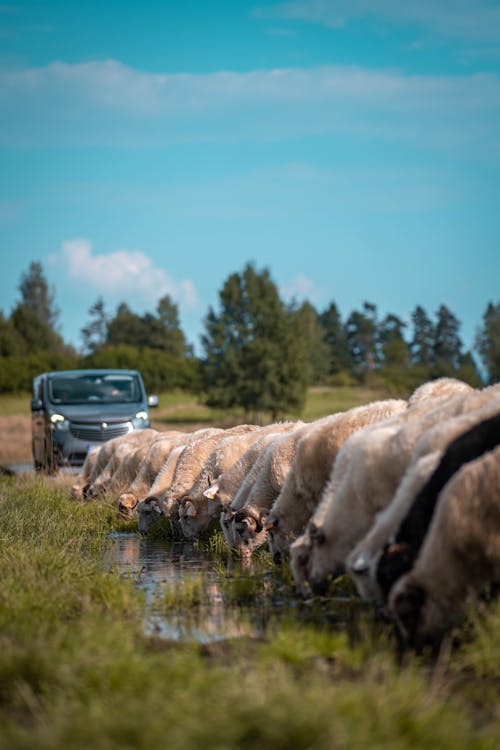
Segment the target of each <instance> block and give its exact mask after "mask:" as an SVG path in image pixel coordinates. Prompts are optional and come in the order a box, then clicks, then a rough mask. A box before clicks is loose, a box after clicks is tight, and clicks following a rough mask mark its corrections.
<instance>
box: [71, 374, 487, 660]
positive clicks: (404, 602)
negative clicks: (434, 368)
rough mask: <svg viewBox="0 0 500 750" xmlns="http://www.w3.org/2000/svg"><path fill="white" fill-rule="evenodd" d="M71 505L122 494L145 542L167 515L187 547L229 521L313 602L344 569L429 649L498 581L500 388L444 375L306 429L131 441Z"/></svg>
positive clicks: (117, 444) (118, 443)
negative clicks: (284, 568)
mask: <svg viewBox="0 0 500 750" xmlns="http://www.w3.org/2000/svg"><path fill="white" fill-rule="evenodd" d="M71 494H72V497H73V498H74V499H77V500H82V499H87V500H90V499H94V498H99V497H102V496H103V495H107V496H108V497H109V496H112V497H114V498H117V506H118V512H119V514H120V516H121V517H122V518H132V517H134V516H137V518H138V525H139V530H140V531H141V532H142V533H144V534H147V533H148V531H149V530H150V529H151V527H152V525H153V524H154V523H155V522H156V521H158V520H159V519H160V518H163V517H166V518H168V519H169V520H170V523H171V526H172V530H173V532H174V533H175V534H177V535H182V536H183V537H185V538H188V539H193V538H196V537H198V536H199V535H200V534H201V533H202V532H206V530H207V529H208V528H209V527H211V526H213V525H214V524H215V525H217V524H219V523H220V526H221V528H222V530H223V532H224V536H225V539H226V541H227V543H228V545H229V546H230V547H231V548H235V549H237V550H238V551H239V552H240V555H241V556H242V557H243V558H248V557H249V556H251V555H252V553H253V552H254V550H256V549H257V548H259V547H260V546H262V545H264V544H267V545H268V547H269V549H270V551H271V553H272V555H273V559H274V561H275V562H281V561H286V560H289V563H290V566H291V570H292V573H293V577H294V580H295V584H296V588H297V591H298V592H299V593H300V594H301V595H303V596H309V595H310V594H311V592H313V593H323V592H326V591H327V587H328V585H329V583H330V581H331V580H333V579H335V578H336V577H337V576H340V575H342V574H344V573H346V572H347V573H349V574H350V575H351V576H352V577H353V579H354V582H355V585H356V588H357V590H358V592H359V594H360V596H361V597H363V599H365V600H366V601H370V602H373V603H374V604H375V605H376V606H377V607H380V608H381V610H382V611H383V612H384V613H385V614H386V615H388V616H389V617H390V618H391V619H392V620H393V621H394V622H395V624H396V627H397V630H398V633H399V635H400V638H401V640H402V641H403V642H405V643H407V644H410V645H413V646H415V647H417V648H420V647H422V646H423V645H424V644H426V643H429V642H430V643H437V642H439V640H440V639H441V637H442V635H443V634H444V633H445V632H446V631H448V630H449V629H450V628H451V627H452V626H453V625H454V624H455V623H456V622H457V620H458V619H459V617H460V615H461V613H463V608H464V604H465V602H466V601H467V600H468V599H470V598H471V597H473V596H477V595H479V594H482V592H483V591H484V590H485V588H486V587H487V586H488V585H489V584H494V583H497V582H499V581H500V384H496V385H492V386H489V387H486V388H483V389H473V388H471V387H470V386H468V385H466V384H465V383H463V382H461V381H459V380H456V379H453V378H441V379H438V380H435V381H431V382H428V383H425V384H424V385H422V386H420V387H419V388H417V389H416V390H415V391H414V392H413V394H412V395H411V396H410V398H409V399H408V400H400V399H389V400H381V401H374V402H372V403H370V404H368V405H366V406H359V407H355V408H352V409H349V410H348V411H344V412H339V413H336V414H332V415H330V416H327V417H324V418H322V419H317V420H315V421H313V422H309V423H304V422H300V421H298V422H279V423H275V424H271V425H268V426H266V427H260V426H257V425H248V424H245V425H239V426H237V427H233V428H231V429H225V430H223V429H217V428H211V429H202V430H198V431H196V432H192V433H184V432H174V431H167V432H157V431H156V430H151V429H150V430H141V431H137V432H132V433H130V434H128V435H126V436H123V437H120V438H116V439H114V440H110V441H109V442H107V443H105V444H103V446H102V447H101V448H98V449H96V450H94V451H93V452H92V453H90V454H89V455H88V457H87V459H86V461H85V464H84V465H83V468H82V471H81V473H80V475H79V476H78V477H77V479H76V482H75V484H74V485H73V487H72V489H71Z"/></svg>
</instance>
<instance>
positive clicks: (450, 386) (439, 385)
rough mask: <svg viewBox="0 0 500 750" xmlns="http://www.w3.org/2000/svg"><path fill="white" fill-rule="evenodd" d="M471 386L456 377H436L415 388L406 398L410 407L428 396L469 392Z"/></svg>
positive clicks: (425, 399) (435, 396) (434, 396)
mask: <svg viewBox="0 0 500 750" xmlns="http://www.w3.org/2000/svg"><path fill="white" fill-rule="evenodd" d="M472 390H473V388H472V386H470V385H469V384H468V383H464V382H463V380H458V379H457V378H437V379H436V380H429V381H427V382H426V383H423V384H422V385H419V386H418V388H416V389H415V390H414V391H413V393H412V394H411V396H410V397H409V398H408V406H409V407H410V408H411V407H412V406H414V405H415V404H419V403H421V402H423V401H427V400H428V399H429V398H437V397H439V396H452V395H454V394H456V393H469V392H470V391H472Z"/></svg>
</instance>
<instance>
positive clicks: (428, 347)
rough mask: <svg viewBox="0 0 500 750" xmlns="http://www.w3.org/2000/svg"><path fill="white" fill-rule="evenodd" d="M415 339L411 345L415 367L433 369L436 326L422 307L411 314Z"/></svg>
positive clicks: (418, 307)
mask: <svg viewBox="0 0 500 750" xmlns="http://www.w3.org/2000/svg"><path fill="white" fill-rule="evenodd" d="M411 320H412V323H413V339H412V341H411V343H410V351H411V358H412V362H413V364H414V365H423V366H424V367H431V365H432V362H433V356H434V355H433V347H434V338H435V330H434V325H433V323H432V321H431V320H430V318H429V317H428V315H427V313H426V312H425V310H424V308H423V307H421V306H420V305H417V307H416V308H415V309H414V311H413V312H412V314H411Z"/></svg>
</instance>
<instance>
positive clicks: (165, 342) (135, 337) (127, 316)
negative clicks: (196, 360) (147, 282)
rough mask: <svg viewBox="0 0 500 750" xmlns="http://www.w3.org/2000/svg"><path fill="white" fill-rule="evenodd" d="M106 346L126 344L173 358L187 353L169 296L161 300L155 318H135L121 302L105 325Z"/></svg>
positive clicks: (143, 316) (186, 346)
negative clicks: (158, 351)
mask: <svg viewBox="0 0 500 750" xmlns="http://www.w3.org/2000/svg"><path fill="white" fill-rule="evenodd" d="M106 327H107V336H106V344H107V345H108V346H120V345H121V344H126V345H128V346H135V347H137V348H139V349H145V348H150V349H159V350H160V351H163V352H166V353H167V354H169V355H171V356H173V357H185V356H187V355H189V354H190V349H189V347H188V345H187V343H186V339H185V337H184V333H183V332H182V330H181V328H180V326H179V316H178V311H177V305H176V304H175V303H174V302H172V300H171V298H170V297H169V295H168V294H167V295H165V296H164V297H162V298H161V299H160V300H159V302H158V305H157V308H156V315H153V314H152V313H150V312H146V313H145V314H144V315H142V316H141V315H137V314H136V313H134V312H132V310H131V309H130V308H129V307H128V305H127V304H126V303H125V302H122V303H121V304H120V305H119V306H118V308H117V311H116V315H115V317H114V318H112V319H111V320H109V321H108V322H107V326H106Z"/></svg>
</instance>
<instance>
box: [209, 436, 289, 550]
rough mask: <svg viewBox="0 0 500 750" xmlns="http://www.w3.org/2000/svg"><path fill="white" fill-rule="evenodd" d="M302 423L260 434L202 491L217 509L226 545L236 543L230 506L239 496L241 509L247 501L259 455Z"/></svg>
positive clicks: (258, 470) (256, 472)
mask: <svg viewBox="0 0 500 750" xmlns="http://www.w3.org/2000/svg"><path fill="white" fill-rule="evenodd" d="M303 424H304V423H303V422H296V423H294V425H293V427H291V428H290V429H286V430H279V431H278V432H270V433H268V434H266V435H263V436H262V437H261V438H259V440H257V441H256V442H255V443H254V444H253V445H252V446H251V447H250V448H249V449H248V450H247V451H246V453H244V454H243V456H242V457H241V458H240V459H239V460H238V461H237V462H236V464H235V465H234V466H232V467H231V468H230V469H229V470H228V471H226V472H224V473H223V474H222V475H221V476H220V477H219V479H218V480H217V482H215V484H214V485H212V486H211V487H209V488H208V490H206V491H205V496H206V497H208V498H209V500H212V501H214V502H215V503H216V507H218V508H219V522H220V526H221V529H222V531H223V533H224V537H225V539H226V542H227V544H228V545H229V546H230V547H233V546H234V544H235V540H234V539H233V536H232V528H233V527H232V523H231V521H232V518H233V515H234V512H233V510H232V509H231V503H232V502H233V500H235V498H236V495H237V496H238V503H239V504H240V505H241V506H243V505H244V504H245V502H246V499H247V497H248V495H249V494H250V491H251V489H252V487H253V486H254V484H255V481H256V479H257V476H258V474H259V472H260V469H261V463H260V462H259V459H260V456H261V455H262V454H263V453H264V451H265V450H266V448H267V447H268V446H269V445H270V444H271V443H272V442H273V441H274V440H275V439H276V438H277V437H279V435H280V434H282V432H283V431H285V432H289V431H291V429H298V427H301V426H302V425H303Z"/></svg>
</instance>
